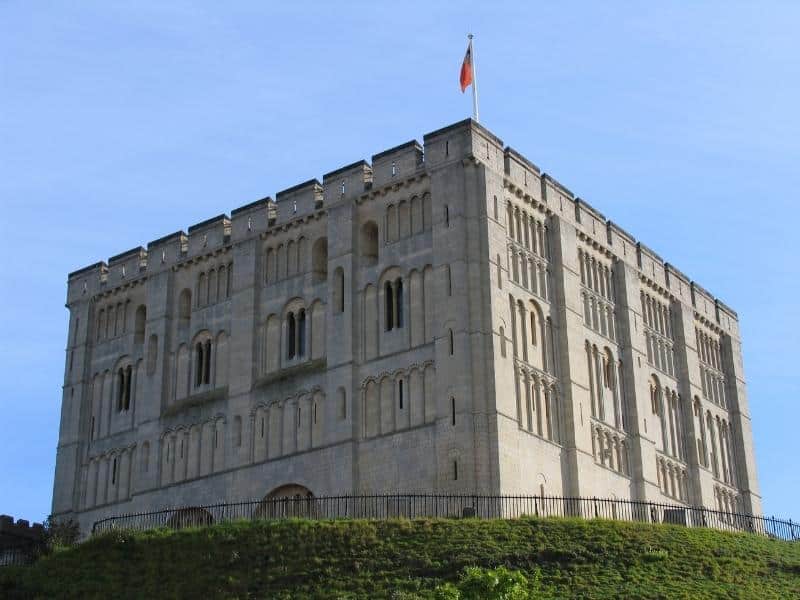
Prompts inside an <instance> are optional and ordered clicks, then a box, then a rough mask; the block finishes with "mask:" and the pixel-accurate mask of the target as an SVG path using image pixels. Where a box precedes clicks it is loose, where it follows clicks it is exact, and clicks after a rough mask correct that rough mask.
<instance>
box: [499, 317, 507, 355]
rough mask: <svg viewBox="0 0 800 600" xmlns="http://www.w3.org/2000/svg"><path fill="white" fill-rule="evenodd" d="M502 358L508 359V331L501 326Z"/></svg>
mask: <svg viewBox="0 0 800 600" xmlns="http://www.w3.org/2000/svg"><path fill="white" fill-rule="evenodd" d="M500 356H502V357H503V358H505V357H506V330H505V328H504V327H503V326H502V325H501V326H500Z"/></svg>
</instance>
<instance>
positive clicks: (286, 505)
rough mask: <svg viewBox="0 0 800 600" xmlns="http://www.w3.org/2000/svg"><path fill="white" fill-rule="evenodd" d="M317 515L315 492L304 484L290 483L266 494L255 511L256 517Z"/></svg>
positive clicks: (277, 517) (312, 516) (282, 517)
mask: <svg viewBox="0 0 800 600" xmlns="http://www.w3.org/2000/svg"><path fill="white" fill-rule="evenodd" d="M316 515H317V506H316V500H315V499H314V494H313V493H312V492H311V490H309V489H308V488H307V487H305V486H304V485H300V484H297V483H289V484H286V485H282V486H279V487H277V488H275V489H274V490H272V491H271V492H270V493H268V494H267V495H266V496H264V499H263V500H262V501H261V502H259V503H258V506H257V507H256V510H255V511H254V513H253V518H254V519H287V518H291V517H306V518H314V517H315V516H316Z"/></svg>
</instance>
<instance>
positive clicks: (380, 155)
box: [372, 140, 423, 162]
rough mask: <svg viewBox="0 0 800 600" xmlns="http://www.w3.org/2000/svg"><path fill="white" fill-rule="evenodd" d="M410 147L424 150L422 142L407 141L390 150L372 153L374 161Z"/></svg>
mask: <svg viewBox="0 0 800 600" xmlns="http://www.w3.org/2000/svg"><path fill="white" fill-rule="evenodd" d="M408 148H413V149H415V150H419V151H420V152H422V151H423V150H422V144H420V143H419V142H418V141H417V140H411V141H408V142H406V143H405V144H400V145H399V146H395V147H394V148H389V149H388V150H384V151H383V152H378V153H377V154H373V155H372V162H375V161H378V160H380V159H382V158H383V157H384V156H388V155H389V154H392V153H394V152H400V151H401V150H406V149H408Z"/></svg>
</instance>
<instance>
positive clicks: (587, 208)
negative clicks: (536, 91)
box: [68, 119, 737, 320]
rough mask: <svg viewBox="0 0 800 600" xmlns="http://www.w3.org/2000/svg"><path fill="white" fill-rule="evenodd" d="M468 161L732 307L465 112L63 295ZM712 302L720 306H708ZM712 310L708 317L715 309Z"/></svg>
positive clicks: (135, 254)
mask: <svg viewBox="0 0 800 600" xmlns="http://www.w3.org/2000/svg"><path fill="white" fill-rule="evenodd" d="M464 160H475V161H480V162H481V163H483V164H485V165H486V166H487V167H488V168H490V169H493V170H494V171H495V172H497V173H502V174H503V176H504V178H505V181H506V185H507V187H508V188H509V190H510V191H511V192H512V193H513V194H515V195H516V196H520V197H522V196H524V197H526V198H529V199H533V200H535V201H537V202H540V203H541V204H544V205H546V206H547V207H548V208H549V210H551V211H552V212H553V213H555V214H559V215H563V217H564V218H567V219H569V220H570V221H573V222H574V223H575V225H576V227H577V228H578V229H579V230H580V231H582V232H583V233H584V234H585V235H587V236H588V237H590V238H592V239H595V240H598V241H599V242H598V243H602V244H603V245H607V247H608V248H609V249H610V250H611V251H612V252H614V253H616V254H617V255H618V256H620V257H621V258H623V259H625V260H629V261H630V262H631V263H632V264H635V265H636V266H637V267H638V268H639V270H640V271H641V272H642V274H643V275H644V276H645V277H647V278H649V279H651V280H652V281H653V282H654V284H656V285H659V286H662V287H663V288H665V289H668V290H670V291H671V293H673V294H674V295H675V296H677V297H680V298H682V299H683V300H685V301H687V302H691V304H692V306H694V307H695V308H696V309H697V310H699V311H701V312H703V313H708V315H709V317H710V318H716V319H717V320H718V315H719V314H725V315H728V316H730V317H731V318H733V319H734V320H736V318H737V317H736V313H735V312H734V311H732V310H730V309H729V308H727V307H726V305H725V304H723V303H722V302H721V301H719V300H718V299H716V298H714V297H713V296H712V295H711V294H709V293H708V292H706V291H705V290H703V288H702V287H700V286H699V285H698V284H697V283H695V282H692V281H691V280H690V279H689V278H688V277H686V276H685V275H684V274H682V273H681V272H680V271H678V270H677V269H675V267H673V266H671V265H669V264H668V263H667V262H665V261H664V260H663V259H662V258H661V257H660V256H659V255H658V254H657V253H655V252H654V251H653V250H651V249H649V248H648V247H647V246H645V245H644V244H642V243H641V242H638V241H637V240H636V239H635V238H634V237H633V236H632V235H631V234H629V233H628V232H627V231H625V230H624V229H622V228H620V227H619V226H618V225H617V224H615V223H613V222H612V221H611V220H610V219H608V218H607V217H606V216H605V215H604V214H603V213H602V212H600V211H599V210H597V209H596V208H595V207H593V206H592V205H590V204H589V203H588V202H586V201H585V200H583V199H582V198H578V197H576V196H575V194H573V192H571V191H570V190H569V188H567V187H566V186H565V185H563V184H562V183H560V182H559V181H558V180H556V179H555V178H554V177H552V176H551V175H549V174H548V173H544V172H542V171H541V169H540V168H539V167H538V166H537V165H536V164H535V163H533V162H532V161H530V160H528V159H527V158H526V157H525V156H523V155H522V154H520V153H519V152H518V151H517V150H515V149H514V148H512V147H511V146H506V145H504V144H503V140H502V139H500V138H499V137H498V136H496V135H495V134H494V133H492V132H491V131H489V130H488V129H487V128H486V127H484V126H483V125H481V124H480V123H477V122H476V121H474V120H473V119H464V120H463V121H459V122H457V123H453V124H451V125H448V126H446V127H442V128H441V129H437V130H435V131H432V132H430V133H427V134H425V135H424V136H423V144H420V143H419V142H418V141H417V140H410V141H408V142H405V143H403V144H400V145H398V146H394V147H392V148H389V149H387V150H383V151H381V152H378V153H376V154H373V155H372V163H371V164H370V163H369V162H367V161H366V160H359V161H356V162H354V163H351V164H349V165H345V166H343V167H340V168H337V169H334V170H333V171H329V172H328V173H325V174H324V175H323V177H322V182H321V183H320V181H319V180H318V179H316V178H313V179H309V180H307V181H304V182H302V183H300V184H297V185H295V186H292V187H289V188H287V189H284V190H281V191H280V192H278V193H277V194H276V195H275V200H272V198H271V197H269V196H267V197H265V198H262V199H260V200H256V201H255V202H251V203H249V204H246V205H244V206H241V207H239V208H236V209H234V210H233V211H231V213H230V214H231V216H230V217H229V216H228V215H227V214H220V215H217V216H215V217H213V218H211V219H207V220H205V221H202V222H200V223H197V224H195V225H192V226H191V227H189V229H188V235H187V234H186V233H184V232H183V231H179V232H175V233H173V234H170V235H167V236H164V237H162V238H159V239H157V240H154V241H152V242H150V243H149V244H148V245H147V249H146V250H145V249H144V248H142V247H141V246H139V247H136V248H133V249H131V250H128V251H126V252H123V253H121V254H118V255H116V256H113V257H111V258H109V259H108V261H107V263H106V262H103V261H101V262H97V263H94V264H92V265H89V266H88V267H84V268H82V269H78V270H76V271H73V272H72V273H70V274H69V276H68V280H69V285H68V287H69V292H68V301H71V300H72V299H77V298H80V297H81V296H84V295H85V294H89V295H90V296H91V294H93V293H95V292H97V291H98V290H100V289H101V288H108V287H111V286H116V285H120V284H121V283H123V282H124V281H125V280H126V279H130V278H131V277H134V276H138V275H139V274H140V273H146V272H147V270H148V265H149V267H150V269H151V270H152V269H153V268H156V269H160V268H163V267H168V266H170V265H172V264H175V263H178V262H181V261H183V260H186V259H189V258H192V257H194V256H197V255H201V254H206V253H209V252H213V251H214V250H215V249H217V248H222V247H223V246H225V245H228V244H230V243H232V242H238V241H241V240H244V239H246V238H248V237H250V236H253V235H258V234H261V233H263V232H266V231H268V230H269V229H270V228H272V227H276V226H282V225H284V224H286V223H288V222H290V221H292V220H294V219H297V218H300V217H303V216H307V215H310V214H313V213H314V212H316V211H318V210H322V209H324V207H325V206H329V205H332V204H334V203H338V202H342V201H346V200H348V199H354V198H358V197H359V196H361V195H363V194H364V192H366V191H368V190H370V189H372V188H373V187H375V188H382V187H385V186H387V185H391V184H392V182H393V181H398V182H400V181H402V180H405V179H407V178H409V177H413V176H415V175H416V174H418V173H420V172H426V171H429V170H431V169H436V168H438V167H440V166H443V165H446V164H450V163H452V162H455V161H464ZM716 306H719V307H721V308H720V309H718V310H717V309H715V308H714V307H716ZM715 315H716V316H715Z"/></svg>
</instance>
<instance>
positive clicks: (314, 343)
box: [308, 300, 325, 360]
mask: <svg viewBox="0 0 800 600" xmlns="http://www.w3.org/2000/svg"><path fill="white" fill-rule="evenodd" d="M309 313H310V315H309V319H310V322H311V334H310V336H309V337H310V342H311V348H310V352H308V354H309V356H310V357H311V359H312V360H314V359H317V358H322V357H323V356H325V305H324V304H323V303H322V301H321V300H315V301H314V302H313V303H312V304H311V307H310V309H309Z"/></svg>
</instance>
